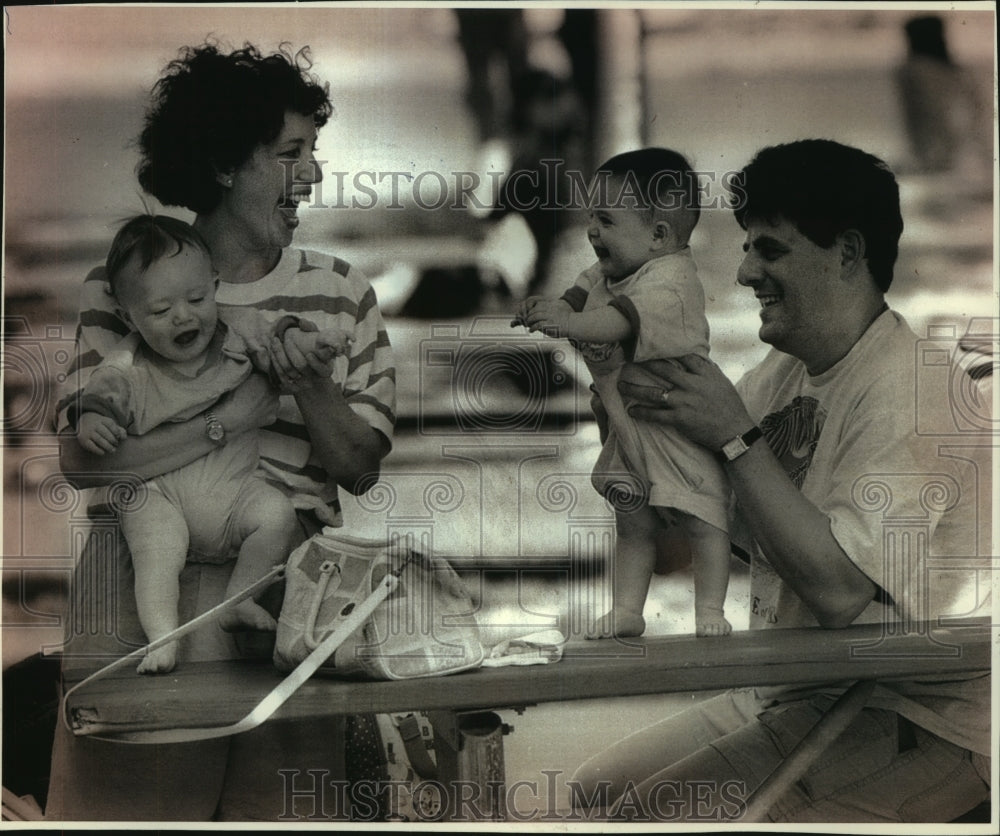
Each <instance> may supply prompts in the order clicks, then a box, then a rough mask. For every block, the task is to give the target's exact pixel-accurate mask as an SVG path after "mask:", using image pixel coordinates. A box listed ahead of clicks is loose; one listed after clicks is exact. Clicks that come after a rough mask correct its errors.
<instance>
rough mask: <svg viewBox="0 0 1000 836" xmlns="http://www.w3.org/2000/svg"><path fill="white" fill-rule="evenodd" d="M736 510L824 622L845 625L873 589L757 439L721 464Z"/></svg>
mask: <svg viewBox="0 0 1000 836" xmlns="http://www.w3.org/2000/svg"><path fill="white" fill-rule="evenodd" d="M726 471H727V474H728V476H729V480H730V483H731V484H732V486H733V490H734V491H735V493H736V497H737V499H738V500H739V503H740V507H741V510H742V511H743V514H744V516H745V518H746V521H747V523H748V525H749V526H750V529H751V531H752V533H753V535H754V539H755V540H756V541H757V543H758V545H759V546H760V548H761V550H762V551H763V552H764V555H765V556H766V557H767V560H768V562H769V563H770V564H771V565H772V566H773V567H774V569H775V571H776V572H777V573H778V574H779V575H780V576H781V577H782V579H783V580H784V581H785V582H786V583H787V584H788V585H789V586H790V587H791V588H792V589H794V590H795V592H796V594H797V595H798V596H799V597H800V598H801V599H802V600H803V602H804V603H805V604H806V606H808V607H809V609H810V611H811V612H812V613H813V615H815V616H816V620H817V621H819V623H820V624H821V625H822V626H824V627H845V626H847V625H848V624H850V623H851V622H853V621H854V619H855V618H856V617H857V616H858V615H859V614H860V613H861V611H862V610H864V608H865V607H866V606H868V604H869V603H870V602H871V600H872V598H873V597H874V595H875V584H874V583H872V581H871V580H870V579H869V578H868V576H867V575H865V574H864V573H863V572H862V571H861V570H860V569H858V567H857V566H855V565H854V563H853V562H852V561H851V559H850V558H849V557H848V556H847V554H846V553H845V552H844V550H843V549H842V548H841V547H840V544H839V543H838V542H837V540H836V538H834V536H833V533H832V531H831V530H830V520H829V518H828V517H827V516H826V514H824V513H823V512H822V511H820V510H819V508H817V507H816V506H815V505H813V503H812V502H810V501H809V500H808V499H807V498H806V497H805V496H803V495H802V493H801V491H799V489H798V488H797V487H795V485H794V484H793V483H792V481H791V480H790V479H789V478H788V476H787V474H786V473H785V471H784V469H783V468H782V466H781V463H780V462H779V461H778V460H777V459H776V458H775V457H774V454H773V453H772V452H771V450H770V448H769V447H768V446H767V445H766V444H765V443H764V442H763V441H760V442H758V443H756V444H754V445H752V446H751V447H750V449H749V450H748V451H747V452H746V453H744V454H743V455H742V456H740V457H739V458H737V459H736V460H735V461H732V462H730V463H729V464H727V465H726Z"/></svg>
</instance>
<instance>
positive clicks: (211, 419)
mask: <svg viewBox="0 0 1000 836" xmlns="http://www.w3.org/2000/svg"><path fill="white" fill-rule="evenodd" d="M205 431H206V432H207V433H208V437H209V438H210V439H211V440H212V441H213V442H214V443H216V444H223V443H225V441H226V430H225V428H224V427H223V426H222V422H221V421H220V420H219V419H218V418H216V417H215V413H214V412H206V413H205Z"/></svg>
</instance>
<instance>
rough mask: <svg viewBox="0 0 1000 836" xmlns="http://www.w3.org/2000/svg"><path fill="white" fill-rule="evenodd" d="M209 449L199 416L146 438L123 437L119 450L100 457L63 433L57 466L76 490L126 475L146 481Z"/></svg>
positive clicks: (158, 429)
mask: <svg viewBox="0 0 1000 836" xmlns="http://www.w3.org/2000/svg"><path fill="white" fill-rule="evenodd" d="M212 446H213V444H212V442H211V441H210V440H209V438H208V435H207V434H206V432H205V421H204V419H203V418H202V417H201V416H200V415H197V416H195V417H194V418H192V419H191V420H189V421H183V422H180V423H169V424H161V425H160V426H159V427H156V428H155V429H153V430H150V431H149V432H148V433H146V434H145V435H141V436H136V435H130V436H126V437H125V438H124V439H123V440H122V441H120V442H119V444H118V449H116V450H114V451H113V452H109V453H105V454H104V455H100V456H99V455H96V454H94V453H90V452H88V451H87V450H85V449H84V448H83V447H82V446H81V445H80V442H79V439H78V438H77V436H76V434H75V433H74V432H73V431H72V430H66V431H64V432H63V433H62V434H61V435H60V436H59V467H60V469H61V470H62V472H63V475H64V476H65V477H66V478H67V479H68V480H69V482H70V484H72V485H73V486H74V487H76V488H93V487H98V486H101V485H107V484H109V483H111V482H113V481H115V479H116V478H119V477H121V475H122V474H125V473H129V474H132V475H134V476H136V477H138V478H139V479H142V480H144V481H145V480H147V479H151V478H153V477H154V476H159V475H160V474H162V473H167V472H169V471H171V470H176V469H177V468H178V467H183V466H184V465H186V464H190V463H191V462H193V461H195V460H196V459H199V458H201V457H202V456H204V455H206V454H208V453H209V452H210V451H211V449H212Z"/></svg>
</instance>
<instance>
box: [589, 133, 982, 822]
mask: <svg viewBox="0 0 1000 836" xmlns="http://www.w3.org/2000/svg"><path fill="white" fill-rule="evenodd" d="M741 186H742V190H743V198H745V199H744V200H742V201H741V205H740V206H739V208H738V209H737V219H738V220H739V223H740V225H741V226H742V227H743V229H745V230H746V238H745V241H744V245H743V248H744V251H745V252H746V255H745V257H744V259H743V262H742V264H741V266H740V268H739V271H738V281H739V283H740V284H741V285H742V286H744V287H746V288H749V289H751V290H752V291H753V293H754V295H755V297H756V298H757V300H758V301H759V304H760V320H761V324H760V332H759V336H760V339H761V340H762V341H764V342H765V343H768V344H770V345H771V346H772V347H773V350H772V351H771V352H770V353H769V354H768V355H767V357H766V358H765V359H764V360H763V361H762V362H761V363H760V364H759V365H758V366H757V367H756V368H754V369H752V370H751V371H750V372H748V373H747V374H746V375H745V376H744V377H743V378H742V379H741V380H740V382H739V384H738V385H737V386H733V384H732V383H730V382H729V380H728V379H727V378H726V377H725V376H724V375H723V374H722V372H721V371H720V370H719V368H718V367H717V366H715V365H714V364H713V363H712V362H711V361H709V360H708V359H707V358H704V357H697V356H689V357H686V358H684V359H683V361H682V366H680V367H678V366H671V365H669V364H665V363H662V364H654V363H648V364H646V365H647V367H648V368H649V367H651V368H652V369H654V370H655V371H656V373H657V375H658V376H659V378H660V380H661V381H662V388H660V389H657V388H656V387H652V388H650V387H630V386H627V385H626V384H624V383H622V384H620V388H621V389H622V392H623V395H624V396H626V397H631V398H634V399H636V400H638V401H641V402H642V405H641V406H638V407H636V408H634V409H633V411H632V414H633V416H634V417H635V418H637V419H640V420H648V421H652V422H655V423H659V424H663V425H666V426H669V427H673V428H675V429H677V430H679V431H680V432H681V433H682V434H683V435H685V436H686V437H687V438H689V439H691V440H692V441H695V442H697V443H699V444H701V445H702V446H704V447H705V448H707V449H708V450H711V451H713V452H714V453H716V454H717V455H718V457H719V458H720V460H721V461H723V462H724V467H725V470H726V473H727V476H728V477H729V481H730V483H731V485H732V489H733V492H734V494H735V498H736V501H737V508H738V514H737V519H736V520H735V521H734V523H733V525H731V527H730V532H731V533H732V534H733V535H734V539H739V538H738V537H737V534H738V532H739V531H741V530H744V531H745V532H746V537H745V538H744V539H745V542H744V543H742V545H744V546H745V547H746V549H747V551H748V552H749V553H750V555H751V588H750V627H751V629H770V628H776V627H777V628H780V627H816V626H821V627H827V628H838V627H845V626H847V625H850V624H860V623H883V624H886V625H889V626H888V629H890V630H897V631H898V630H914V629H915V626H916V625H918V624H920V623H922V622H924V621H934V620H937V619H939V618H942V617H946V616H953V617H957V616H967V615H972V614H979V613H981V612H982V611H983V610H986V611H987V612H988V604H986V603H984V602H986V601H988V600H989V583H988V578H987V577H985V576H986V575H987V574H988V572H987V571H985V570H984V571H983V572H982V574H983V575H984V577H978V575H977V571H976V569H974V568H972V569H970V568H969V567H970V566H975V565H976V562H975V557H976V556H977V555H978V554H979V552H980V549H981V548H988V547H989V546H988V544H989V542H990V538H989V534H988V528H989V521H988V519H983V518H982V517H983V516H988V515H987V514H984V513H983V512H982V511H981V510H980V509H982V508H986V507H988V506H987V505H986V503H984V502H981V501H980V499H979V497H980V495H982V494H984V493H987V492H988V485H985V486H984V485H982V484H977V476H980V478H982V474H988V473H989V468H988V463H987V466H986V467H983V463H981V462H975V461H973V458H974V453H971V452H968V451H966V452H967V454H966V455H962V456H958V455H955V454H954V452H946V451H941V450H939V446H941V439H940V436H937V437H935V436H934V435H932V434H928V433H925V432H923V431H921V432H918V431H917V427H918V421H917V419H918V417H919V418H920V425H921V426H932V427H945V426H953V424H952V423H951V419H950V417H949V416H947V414H946V413H947V412H948V410H949V406H950V401H949V399H948V397H947V394H948V393H947V392H945V391H941V392H934V391H933V390H931V389H929V387H925V386H920V387H918V385H917V384H918V380H917V374H918V372H919V367H918V360H917V358H918V351H917V349H918V339H917V336H916V335H915V334H914V332H913V331H912V330H911V329H910V327H909V326H908V325H907V323H906V322H905V320H904V319H903V318H902V317H901V316H900V315H899V314H897V313H895V312H894V311H892V310H890V309H889V308H888V306H887V305H886V303H885V299H884V295H883V294H884V291H885V289H886V288H888V286H889V283H890V282H891V280H892V268H893V263H894V261H895V257H896V250H897V245H898V239H899V236H900V233H901V231H902V221H901V219H900V212H899V198H898V189H897V186H896V183H895V179H894V177H893V176H892V173H891V172H890V171H889V170H888V168H887V167H886V166H885V165H884V163H882V162H881V161H880V160H878V159H877V158H875V157H872V156H871V155H869V154H865V153H863V152H861V151H859V150H857V149H854V148H848V147H846V146H843V145H839V144H837V143H834V142H829V141H825V140H808V141H802V142H795V143H791V144H788V145H782V146H777V147H773V148H766V149H764V150H763V151H761V152H760V153H759V154H758V155H757V157H756V158H755V159H754V160H753V161H752V162H751V163H750V164H749V165H748V166H747V167H746V168H745V169H744V172H743V180H742V184H741ZM925 393H926V394H928V395H929V396H928V397H926V398H925V397H924V395H925ZM917 397H920V399H921V400H920V402H919V404H918V403H917ZM935 411H939V412H940V415H938V414H937V413H936V412H935ZM970 449H971V448H970ZM988 450H989V448H988V447H985V446H983V447H981V448H980V451H986V452H987V453H988ZM986 478H987V479H988V477H986ZM928 490H931V491H937V499H935V500H934V501H928V495H927V494H928ZM890 506H891V507H890ZM899 520H911V521H912V520H917V521H919V522H920V526H921V531H922V532H926V538H927V543H926V546H925V547H921V546H919V545H915V546H914V549H913V550H912V551H910V552H906V553H904V550H903V549H901V548H900V549H897V548H896V547H895V546H894V545H893V544H894V542H895V541H894V539H893V537H892V536H890V535H891V532H890V531H888V530H887V529H886V526H887V524H890V525H891V524H892V523H893V522H898V521H899ZM984 527H985V528H986V529H987V533H986V535H985V536H984V535H983V529H984ZM980 543H982V544H985V545H984V546H982V547H980V546H979V544H980ZM949 559H954V560H952V561H951V562H950V563H949ZM987 568H988V567H987ZM928 643H930V639H929V638H928ZM990 681H991V679H990V675H989V674H971V675H966V676H957V675H953V674H952V675H948V676H947V677H945V676H928V677H923V678H921V679H920V681H885V682H879V683H878V684H877V685H876V686H875V689H874V691H873V692H872V694H871V696H870V697H869V699H868V701H867V703H866V707H865V708H864V709H863V710H862V711H861V712H860V713H859V714H858V715H857V717H856V718H855V719H854V720H853V721H852V722H851V724H850V725H849V726H848V727H847V729H846V730H845V731H844V732H843V733H842V734H841V735H840V737H839V738H837V740H836V741H835V742H834V743H833V744H832V745H831V746H830V747H829V748H828V749H827V750H826V752H824V754H823V755H822V756H821V757H820V758H819V759H818V760H817V761H816V762H815V763H814V764H813V766H811V767H810V769H809V771H808V772H807V773H806V775H805V776H804V777H803V779H802V780H800V781H798V782H797V783H796V784H795V785H794V786H793V787H792V788H790V789H789V790H788V791H787V792H786V794H785V795H784V796H782V797H781V798H780V799H779V801H778V802H777V803H776V804H775V805H774V806H772V807H771V809H770V810H769V812H768V815H769V817H770V818H771V820H774V821H798V822H802V821H810V822H828V821H950V820H951V819H953V818H955V817H957V816H959V815H961V814H963V813H965V812H967V811H968V810H970V809H971V808H973V807H975V806H976V805H977V804H979V803H980V802H982V801H983V800H985V799H987V798H988V797H989V785H988V782H989V780H990V767H989V756H990V735H989V722H990ZM848 684H849V683H845V682H829V683H825V684H818V685H809V686H802V685H796V686H781V687H769V688H757V689H745V690H740V691H735V692H730V693H727V694H724V695H722V696H720V697H716V698H713V699H710V700H707V701H705V702H703V703H701V704H699V705H697V706H695V707H693V708H692V709H689V710H687V711H685V712H682V713H681V714H679V715H677V716H674V717H670V718H668V719H666V720H664V721H661V722H660V723H658V724H657V725H655V726H653V727H651V728H649V729H645V730H643V731H640V732H637V733H636V734H634V735H632V736H631V737H629V738H626V739H625V740H623V741H621V742H619V743H618V744H616V745H615V746H613V747H611V748H610V749H608V750H606V751H605V752H602V753H599V754H598V755H596V756H595V757H593V758H591V759H590V760H589V761H587V762H586V763H585V764H584V765H583V766H582V767H581V768H580V770H579V771H578V773H577V776H576V779H577V780H578V781H580V782H581V786H582V788H583V789H584V791H585V792H586V796H585V797H586V798H593V797H594V792H595V790H597V789H600V785H601V782H607V783H606V784H605V788H606V789H610V794H609V800H613V799H614V798H618V799H619V801H618V807H617V812H618V814H619V815H621V816H628V815H639V816H642V815H650V816H654V817H655V815H656V810H655V809H654V808H655V805H656V803H657V802H656V798H657V797H658V796H657V788H663V787H668V786H672V787H676V786H678V784H677V783H676V782H680V784H681V785H683V784H684V783H685V782H691V781H698V782H709V783H706V784H704V786H703V790H704V791H705V792H714V793H716V794H718V793H719V792H720V791H722V792H725V788H726V787H727V786H729V787H730V788H731V787H732V786H733V782H736V784H737V785H739V786H740V787H741V788H742V791H743V793H744V795H743V797H744V798H745V797H746V796H745V793H749V792H752V791H753V790H754V789H755V788H757V787H758V786H759V785H760V784H761V782H762V781H763V780H764V779H765V778H766V777H767V776H768V775H769V774H770V773H771V771H772V770H773V769H774V768H775V767H776V766H777V765H778V764H779V763H780V762H781V760H782V759H783V758H784V757H785V756H786V755H787V754H788V753H789V751H790V750H791V749H792V747H794V746H795V745H796V744H797V743H798V742H799V741H800V740H801V739H802V737H803V736H804V735H805V734H806V732H807V731H808V730H809V729H811V728H812V727H813V726H814V725H815V723H816V722H817V721H818V720H819V719H820V718H821V717H822V716H823V714H824V712H825V711H826V710H827V709H828V708H829V707H830V706H831V705H832V703H833V702H834V700H835V699H836V698H837V697H838V696H839V695H840V694H842V693H843V691H844V690H845V688H846V687H847V685H848ZM676 795H677V793H676V792H675V793H674V796H676ZM691 797H694V796H691ZM725 800H726V799H725V798H723V799H722V801H723V802H724V801H725ZM729 800H730V801H731V800H732V799H731V798H730V799H729ZM715 801H719V798H715ZM713 803H714V802H713V801H712V800H711V799H707V798H706V799H705V809H719V807H718V806H712V804H713ZM697 813H698V811H697V809H688V810H686V811H685V814H684V815H685V817H692V816H697Z"/></svg>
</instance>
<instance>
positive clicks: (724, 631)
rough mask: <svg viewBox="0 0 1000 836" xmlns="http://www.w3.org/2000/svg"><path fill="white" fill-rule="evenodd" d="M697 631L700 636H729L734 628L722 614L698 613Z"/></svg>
mask: <svg viewBox="0 0 1000 836" xmlns="http://www.w3.org/2000/svg"><path fill="white" fill-rule="evenodd" d="M695 631H696V634H697V635H699V636H728V635H729V634H730V633H731V632H733V628H732V625H731V624H730V623H729V622H728V621H726V619H725V616H723V615H721V614H711V615H709V614H706V615H699V614H696V615H695Z"/></svg>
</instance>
